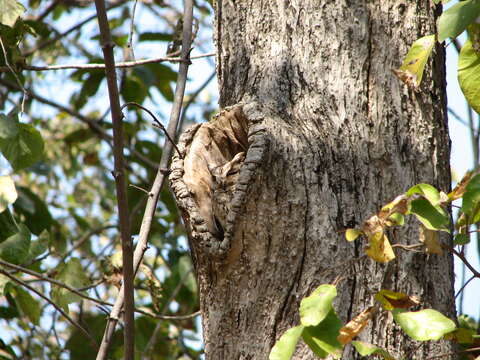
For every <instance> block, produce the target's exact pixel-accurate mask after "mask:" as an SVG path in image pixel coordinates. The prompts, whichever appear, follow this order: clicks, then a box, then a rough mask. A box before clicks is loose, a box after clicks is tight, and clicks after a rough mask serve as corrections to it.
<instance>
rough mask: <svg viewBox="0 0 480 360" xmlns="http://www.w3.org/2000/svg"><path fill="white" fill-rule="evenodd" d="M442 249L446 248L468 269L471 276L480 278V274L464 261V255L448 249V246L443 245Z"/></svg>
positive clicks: (451, 248)
mask: <svg viewBox="0 0 480 360" xmlns="http://www.w3.org/2000/svg"><path fill="white" fill-rule="evenodd" d="M443 246H444V247H446V248H447V249H448V250H450V251H451V252H453V253H454V254H455V255H456V256H457V257H458V258H459V259H460V260H461V261H462V262H463V263H464V264H465V266H466V267H467V268H468V270H470V271H471V272H472V274H473V276H475V277H477V278H480V272H478V271H477V270H476V269H475V268H474V267H473V266H472V264H470V263H469V262H468V260H467V259H466V257H465V255H464V254H462V253H461V252H459V251H457V250H455V249H454V248H453V247H450V246H447V245H443Z"/></svg>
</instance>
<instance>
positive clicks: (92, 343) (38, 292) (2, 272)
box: [0, 269, 98, 349]
mask: <svg viewBox="0 0 480 360" xmlns="http://www.w3.org/2000/svg"><path fill="white" fill-rule="evenodd" d="M0 274H3V275H5V276H6V277H8V278H9V279H10V280H12V281H14V282H16V283H17V284H19V285H21V286H23V287H24V288H26V289H28V290H30V291H31V292H33V293H35V294H37V295H38V296H40V297H41V298H42V299H44V300H45V301H47V302H48V303H49V304H50V305H52V306H53V307H54V308H55V309H56V310H57V311H58V312H59V313H60V314H62V315H63V316H64V317H65V319H67V320H68V321H69V322H70V323H71V324H72V325H73V326H75V327H76V328H78V329H79V330H80V331H81V332H82V333H83V334H84V335H85V336H86V337H87V338H88V339H89V340H90V341H91V345H92V346H93V348H94V349H96V348H97V347H98V345H97V342H96V341H95V339H94V338H93V337H92V335H90V333H89V332H88V331H87V330H85V329H84V328H83V327H82V325H80V324H79V323H77V322H76V321H75V320H73V319H72V318H71V317H70V316H69V315H68V314H67V313H66V312H65V311H63V310H62V308H61V307H59V306H58V305H57V304H55V303H54V302H53V301H52V300H50V299H49V298H48V297H46V296H45V295H43V294H42V293H41V292H40V291H38V290H37V289H35V288H34V287H32V286H30V285H28V284H27V283H26V282H25V281H22V280H20V279H19V278H17V277H15V276H13V275H11V274H10V273H9V272H8V271H5V270H3V269H0Z"/></svg>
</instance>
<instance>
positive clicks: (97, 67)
mask: <svg viewBox="0 0 480 360" xmlns="http://www.w3.org/2000/svg"><path fill="white" fill-rule="evenodd" d="M211 56H215V53H208V54H201V55H195V56H192V57H191V60H195V59H202V58H206V57H211ZM182 61H183V60H182V58H180V57H175V56H166V57H165V56H164V57H158V58H151V59H143V60H138V61H125V62H119V63H116V64H115V68H121V69H123V68H132V67H135V66H140V65H145V64H152V63H161V62H171V63H180V62H182ZM22 69H23V70H30V71H51V70H66V69H81V70H104V69H105V64H65V65H49V66H33V65H23V66H22ZM7 71H10V70H9V68H8V67H6V66H0V73H1V72H7Z"/></svg>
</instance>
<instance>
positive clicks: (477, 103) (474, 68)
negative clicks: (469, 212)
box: [458, 1, 480, 176]
mask: <svg viewBox="0 0 480 360" xmlns="http://www.w3.org/2000/svg"><path fill="white" fill-rule="evenodd" d="M460 4H461V3H460ZM479 4H480V1H479ZM479 6H480V5H479ZM458 82H459V83H460V88H461V89H462V91H463V94H464V95H465V98H466V99H467V101H468V104H469V105H470V106H471V107H472V108H473V109H474V110H475V111H476V112H477V113H480V86H478V84H480V54H479V53H478V52H476V51H475V49H474V48H473V46H472V42H471V41H470V40H467V41H466V42H465V44H464V45H463V47H462V50H461V51H460V55H459V57H458ZM477 176H478V175H477Z"/></svg>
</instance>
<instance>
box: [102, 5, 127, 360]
mask: <svg viewBox="0 0 480 360" xmlns="http://www.w3.org/2000/svg"><path fill="white" fill-rule="evenodd" d="M95 8H96V10H97V17H98V25H99V27H100V41H101V45H102V51H103V57H104V59H105V76H106V78H107V86H108V97H109V99H110V110H111V113H112V123H113V157H114V169H115V170H114V171H115V187H116V192H117V205H118V213H119V223H120V224H119V225H120V235H121V238H122V262H123V264H122V265H123V266H122V270H123V297H124V298H125V306H124V316H123V319H124V323H125V329H124V332H123V333H124V337H123V338H124V359H125V360H133V359H134V357H135V318H134V308H135V304H134V301H135V300H134V296H133V295H134V287H133V278H134V274H133V272H134V270H133V241H132V237H131V233H130V216H129V210H128V199H127V185H126V179H125V177H126V176H125V166H124V158H123V121H122V120H123V114H122V110H121V109H120V96H119V93H118V85H117V74H116V72H115V58H114V55H113V47H114V46H115V45H114V43H113V40H112V36H111V34H110V25H109V24H108V19H107V12H106V9H105V2H104V0H95ZM105 345H106V348H108V345H109V344H105ZM102 346H103V342H102ZM106 348H105V350H106ZM100 351H101V348H100V349H99V352H100Z"/></svg>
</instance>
